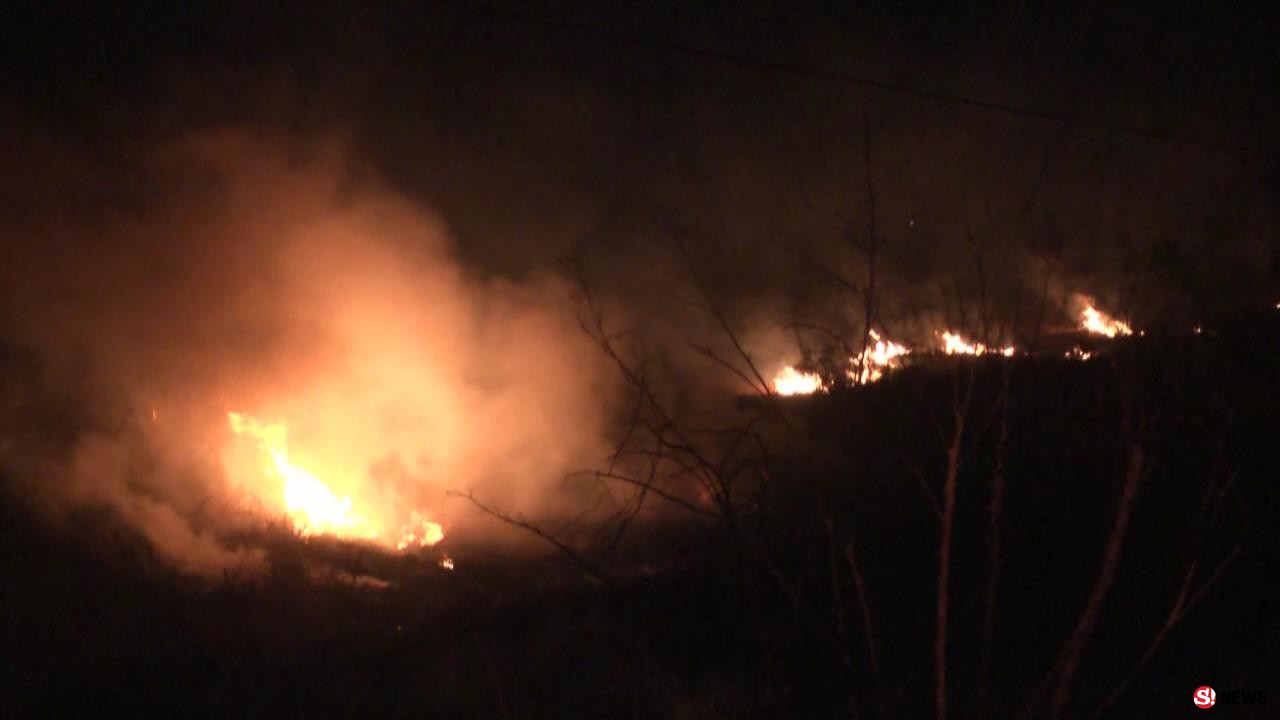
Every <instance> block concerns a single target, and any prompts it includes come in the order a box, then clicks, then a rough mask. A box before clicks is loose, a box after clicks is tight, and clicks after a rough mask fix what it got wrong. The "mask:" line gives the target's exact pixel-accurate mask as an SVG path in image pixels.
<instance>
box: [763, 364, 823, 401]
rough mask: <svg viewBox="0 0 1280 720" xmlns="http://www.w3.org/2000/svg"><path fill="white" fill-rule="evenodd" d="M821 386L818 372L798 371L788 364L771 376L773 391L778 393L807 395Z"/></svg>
mask: <svg viewBox="0 0 1280 720" xmlns="http://www.w3.org/2000/svg"><path fill="white" fill-rule="evenodd" d="M821 388H822V377H821V376H819V375H818V373H806V372H800V371H799V370H796V369H795V368H793V367H791V366H790V365H788V366H786V367H784V368H782V369H781V370H779V371H778V374H777V375H774V376H773V391H774V392H776V393H778V394H779V395H809V394H811V393H814V392H817V391H818V390H819V389H821Z"/></svg>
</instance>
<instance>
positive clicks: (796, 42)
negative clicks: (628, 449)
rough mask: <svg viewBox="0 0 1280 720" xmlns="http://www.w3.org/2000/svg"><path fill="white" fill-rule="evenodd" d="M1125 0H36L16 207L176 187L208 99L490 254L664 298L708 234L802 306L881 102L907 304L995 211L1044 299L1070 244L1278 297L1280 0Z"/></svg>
mask: <svg viewBox="0 0 1280 720" xmlns="http://www.w3.org/2000/svg"><path fill="white" fill-rule="evenodd" d="M1117 5H1119V4H1118V3H1110V2H1097V3H1071V4H1064V5H1063V6H1061V7H1056V8H1055V7H1045V6H1044V4H1041V3H1000V4H998V7H995V8H994V9H988V8H987V7H985V5H983V4H980V3H957V4H955V5H954V6H953V7H952V8H951V9H949V10H945V11H938V10H936V9H935V10H929V11H925V10H915V9H910V8H905V7H901V6H899V4H897V3H888V4H885V7H883V8H876V7H874V6H872V5H866V4H856V5H855V7H853V8H852V9H848V10H846V11H843V12H836V13H831V12H815V11H808V10H801V9H797V8H795V7H793V4H792V3H782V2H752V3H741V4H736V5H734V6H733V7H732V8H730V9H724V8H720V7H719V6H718V5H717V6H716V9H714V10H713V9H710V8H711V7H712V6H711V5H708V6H707V8H695V7H689V4H687V3H647V2H646V3H639V2H625V3H614V4H607V5H606V4H602V3H591V2H577V3H503V2H498V3H469V2H460V3H451V2H427V3H376V4H375V3H343V2H309V3H289V2H271V3H266V2H253V3H251V2H231V3H225V2H220V3H155V4H129V3H94V2H84V3H80V2H71V3H29V4H22V3H16V4H6V6H5V9H4V10H3V13H4V15H3V17H2V18H0V21H2V24H3V26H4V28H5V32H6V34H7V35H8V37H7V39H6V41H5V42H4V43H3V45H4V51H3V52H4V55H5V57H4V58H3V67H4V85H3V88H2V89H0V112H3V114H2V115H0V117H3V118H4V122H6V123H7V124H11V125H12V127H11V131H10V132H8V133H6V135H7V140H8V143H9V145H10V150H11V161H12V170H10V171H8V172H6V175H7V176H8V177H7V179H6V181H5V183H4V185H3V192H4V194H5V195H6V196H7V198H6V200H5V202H4V205H3V207H5V208H6V212H8V213H13V214H15V215H17V216H28V217H30V216H36V217H38V216H40V214H41V213H61V214H65V213H81V212H83V213H92V212H95V211H98V210H101V209H102V208H103V207H112V206H128V205H130V204H134V205H141V206H145V205H146V204H147V203H149V202H153V200H152V199H151V198H154V197H155V195H156V193H155V188H153V187H151V186H150V184H149V181H148V180H147V178H145V177H135V175H136V170H135V166H136V160H137V156H138V155H139V154H141V153H142V152H143V151H144V150H145V148H147V147H150V146H152V145H154V144H155V143H157V142H162V141H164V140H165V139H167V138H171V137H174V136H178V135H181V134H183V133H190V132H195V131H200V130H203V129H207V128H216V127H237V128H244V129H247V130H249V131H252V132H259V133H265V134H269V135H271V136H272V137H286V138H292V139H294V140H296V141H297V142H298V144H299V146H300V147H304V148H305V146H306V145H307V143H308V142H309V138H314V137H317V136H319V135H325V134H327V135H334V134H336V135H339V136H341V137H342V138H343V139H344V141H345V142H346V143H347V146H348V150H349V152H350V153H351V155H352V157H353V158H355V161H354V162H353V165H352V167H353V171H352V174H353V182H359V175H360V173H361V172H367V173H370V174H372V175H376V176H378V177H380V178H385V179H387V180H388V181H389V182H390V183H391V184H392V185H393V186H395V187H396V188H398V189H399V190H400V191H402V192H404V193H405V194H407V195H408V196H409V197H411V198H413V199H414V200H415V201H417V202H420V203H422V204H424V205H426V206H429V207H431V208H433V209H434V210H435V211H437V212H438V213H439V214H440V215H441V216H442V217H443V219H444V221H445V222H446V223H447V225H448V226H449V228H450V231H451V232H452V233H453V235H454V237H455V238H456V240H457V243H458V247H459V252H460V253H461V254H462V256H463V257H464V258H466V259H467V260H469V261H471V263H472V264H473V266H474V267H475V268H477V269H478V271H479V272H496V273H500V274H505V275H511V276H520V275H522V274H525V273H528V272H529V271H530V269H531V268H534V267H542V266H548V265H552V266H554V265H555V264H556V263H558V262H559V261H560V260H562V259H563V258H564V257H565V256H566V255H567V254H569V253H570V252H571V251H573V252H576V253H578V255H579V256H582V257H585V258H586V260H587V262H588V264H589V265H590V267H591V268H592V270H593V272H595V273H596V274H598V276H599V277H600V278H601V282H602V284H604V285H605V286H607V287H610V288H614V289H616V290H618V292H619V294H620V295H622V296H624V297H629V298H632V299H633V300H635V299H636V298H647V297H650V296H651V295H652V294H653V292H654V290H653V286H654V285H655V282H654V277H655V276H657V277H664V276H666V275H668V274H669V273H670V272H671V269H670V268H669V267H667V266H666V265H664V263H666V262H669V258H666V257H665V256H664V254H663V252H662V251H661V247H660V246H661V241H662V239H663V238H669V237H672V236H677V237H680V238H682V239H684V240H685V241H687V242H689V244H690V245H691V247H693V248H694V250H695V256H696V257H695V259H696V261H697V262H698V263H699V264H700V265H701V266H703V267H706V268H709V270H708V271H707V277H708V279H709V282H711V283H713V284H714V285H715V286H716V287H715V290H716V292H717V293H719V294H720V295H721V296H722V297H724V298H726V303H728V304H730V305H733V306H734V307H735V308H737V309H741V310H742V311H743V312H744V313H747V314H748V315H750V314H751V313H752V312H753V311H752V310H750V309H744V308H753V307H766V306H767V307H768V308H769V310H768V312H769V313H772V314H773V315H776V316H790V317H794V316H799V315H802V314H807V313H809V312H812V311H815V308H819V309H823V310H822V311H823V312H826V311H829V310H830V308H832V307H835V306H844V305H846V304H847V303H846V302H845V301H841V300H838V299H833V298H834V297H838V288H834V287H831V286H830V283H826V282H825V281H823V280H822V279H820V278H819V277H817V273H816V272H815V271H814V270H813V269H812V268H813V266H814V265H815V264H816V265H819V266H822V267H827V268H832V269H835V270H836V271H838V272H842V273H847V274H850V276H852V275H855V274H856V273H857V272H859V267H860V266H859V264H858V263H859V261H858V260H857V258H856V257H851V256H850V254H849V253H848V252H847V248H846V246H845V245H843V244H842V242H841V239H842V237H844V236H846V235H847V234H848V233H853V234H855V235H859V236H861V235H863V234H865V233H866V232H867V231H866V222H865V221H866V205H865V190H866V187H865V185H866V183H865V172H864V166H863V154H864V148H863V142H862V139H863V129H864V125H865V126H866V127H867V128H868V129H869V136H870V138H871V140H872V148H871V149H872V152H871V154H872V178H873V183H874V185H875V188H876V195H877V208H876V211H877V223H878V230H879V235H880V240H881V243H882V262H883V263H884V265H885V268H886V272H885V274H884V277H883V278H882V282H883V285H882V287H883V290H884V293H885V301H884V314H885V321H886V322H889V320H890V318H891V317H894V318H896V319H897V321H898V322H899V323H902V322H908V323H909V322H910V321H911V320H912V318H914V317H917V316H920V315H926V316H930V317H932V315H934V314H936V313H946V314H949V315H950V314H952V313H953V312H954V307H956V306H959V305H962V304H963V303H964V302H965V301H967V300H971V299H972V298H971V296H972V294H973V292H974V289H973V285H974V282H973V279H972V278H969V277H967V276H965V273H964V272H960V271H958V270H957V268H960V267H968V266H969V265H970V264H971V263H970V262H969V257H970V256H971V255H972V249H973V247H974V245H975V243H977V244H980V245H981V246H982V247H983V248H985V251H986V252H988V253H989V254H990V256H991V258H993V259H992V260H991V262H992V263H994V265H993V268H994V269H992V270H990V271H989V272H991V273H992V274H996V275H999V278H998V281H993V284H995V285H999V286H1001V287H997V288H996V291H997V292H1001V293H1003V295H1002V296H1003V297H1006V298H1008V300H1009V302H1010V303H1011V304H1014V305H1017V304H1026V303H1028V302H1030V300H1029V296H1030V295H1031V294H1034V288H1036V287H1038V286H1039V281H1038V280H1037V278H1039V277H1040V276H1041V275H1042V274H1043V272H1045V268H1047V267H1048V268H1052V272H1053V273H1054V274H1055V277H1056V278H1057V282H1059V283H1060V284H1061V289H1060V291H1061V292H1063V293H1065V292H1068V291H1073V290H1079V291H1083V292H1089V293H1092V294H1096V295H1099V296H1101V297H1103V298H1105V299H1106V300H1107V301H1108V302H1109V303H1112V304H1114V305H1115V306H1117V307H1119V308H1121V309H1122V310H1124V311H1125V312H1126V313H1128V314H1131V315H1133V316H1135V317H1137V318H1140V319H1141V320H1142V321H1143V322H1145V323H1147V324H1153V323H1158V322H1161V321H1162V319H1164V318H1167V317H1168V316H1170V315H1171V314H1176V315H1178V316H1181V315H1184V314H1185V313H1187V312H1188V308H1192V309H1197V310H1195V311H1201V310H1203V312H1205V313H1207V314H1212V313H1214V312H1218V311H1220V310H1224V309H1232V308H1235V307H1238V306H1247V305H1250V304H1256V303H1259V302H1265V301H1266V300H1267V299H1268V298H1270V295H1271V294H1273V292H1274V291H1275V285H1276V270H1277V267H1276V264H1277V256H1278V255H1280V253H1278V252H1277V249H1276V240H1275V237H1276V234H1275V212H1274V211H1275V206H1276V203H1277V201H1276V190H1275V189H1274V188H1271V187H1269V186H1268V185H1267V184H1266V183H1265V181H1264V179H1265V177H1266V175H1267V172H1268V169H1269V168H1274V166H1275V162H1276V161H1275V154H1274V152H1273V151H1272V152H1269V151H1268V149H1269V148H1274V147H1276V145H1277V137H1278V130H1280V127H1278V125H1277V121H1276V117H1277V113H1276V110H1277V97H1280V93H1277V89H1278V85H1277V74H1276V70H1277V53H1276V52H1275V48H1274V45H1273V40H1274V38H1275V37H1277V32H1278V31H1280V24H1277V20H1276V16H1275V14H1274V13H1272V12H1268V7H1267V6H1268V3H1252V4H1250V3H1244V4H1238V5H1235V6H1233V8H1232V9H1231V10H1230V11H1226V10H1225V9H1219V8H1218V7H1216V6H1214V5H1210V4H1204V5H1201V6H1198V8H1197V9H1194V10H1191V11H1187V12H1183V11H1179V10H1176V9H1171V8H1169V7H1167V5H1168V4H1167V3H1139V4H1137V5H1126V8H1119V7H1117ZM701 51H706V52H705V53H701ZM700 53H701V54H700ZM734 58H737V59H738V60H735V59H734ZM739 60H740V61H739ZM768 66H774V67H773V68H772V69H771V68H770V67H768ZM859 80H870V81H872V82H873V83H874V84H873V85H867V84H865V83H860V82H859ZM939 96H942V97H939ZM970 101H972V102H970ZM980 105H997V106H1001V107H1003V108H1006V109H992V108H984V107H979V106H980ZM1162 138H1172V139H1162ZM300 152H304V151H300ZM64 161H65V164H66V166H67V167H72V166H74V167H76V168H77V169H76V170H75V171H74V172H73V171H67V172H59V171H58V169H57V168H58V166H59V163H61V162H64ZM85 167H92V168H95V170H94V171H92V172H86V171H84V168H85ZM102 177H111V178H114V179H113V180H112V181H111V182H103V181H102V180H101V178H102ZM86 178H92V179H86ZM836 213H838V214H840V215H844V216H848V217H849V218H850V219H852V221H853V222H852V223H851V224H850V225H849V226H848V227H844V223H843V221H841V220H839V219H837V218H836V217H834V214H836ZM10 241H14V239H12V238H11V239H10ZM18 241H21V240H18ZM655 243H656V244H657V246H659V247H658V249H654V248H655ZM643 270H652V271H653V273H647V272H643ZM962 276H963V277H962ZM824 283H825V284H824ZM657 284H661V283H657ZM635 304H639V305H646V304H645V303H643V302H637V303H635ZM646 307H650V308H652V307H654V306H653V304H651V303H650V304H647V305H646ZM663 307H664V312H666V311H667V310H669V308H667V307H666V306H663ZM835 314H837V315H838V314H839V312H836V313H835ZM771 319H774V320H776V319H778V318H777V317H772V316H771Z"/></svg>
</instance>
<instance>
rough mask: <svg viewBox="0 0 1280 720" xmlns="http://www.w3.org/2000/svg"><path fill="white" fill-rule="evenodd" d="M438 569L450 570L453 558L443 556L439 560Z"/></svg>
mask: <svg viewBox="0 0 1280 720" xmlns="http://www.w3.org/2000/svg"><path fill="white" fill-rule="evenodd" d="M440 567H442V568H444V569H445V570H452V569H453V558H451V557H449V556H448V555H445V556H444V557H442V558H440Z"/></svg>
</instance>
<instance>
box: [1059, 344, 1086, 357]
mask: <svg viewBox="0 0 1280 720" xmlns="http://www.w3.org/2000/svg"><path fill="white" fill-rule="evenodd" d="M1063 356H1064V357H1066V358H1067V359H1068V360H1088V359H1089V358H1091V357H1093V353H1091V352H1089V351H1088V350H1085V349H1084V348H1082V347H1080V346H1079V345H1076V346H1075V347H1073V348H1071V349H1070V350H1068V351H1067V352H1065V353H1063Z"/></svg>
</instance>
